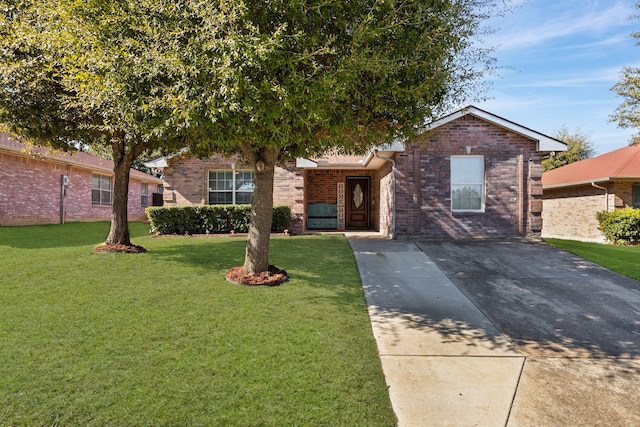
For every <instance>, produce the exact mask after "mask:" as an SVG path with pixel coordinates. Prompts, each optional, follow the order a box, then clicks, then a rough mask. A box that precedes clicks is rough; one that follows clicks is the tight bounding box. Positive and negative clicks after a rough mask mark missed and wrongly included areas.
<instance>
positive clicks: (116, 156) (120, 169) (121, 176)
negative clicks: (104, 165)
mask: <svg viewBox="0 0 640 427" xmlns="http://www.w3.org/2000/svg"><path fill="white" fill-rule="evenodd" d="M124 147H125V142H124V138H122V140H121V141H119V142H114V143H113V144H112V148H113V173H114V178H113V200H112V209H111V229H110V230H109V235H108V236H107V240H106V241H105V243H106V244H107V245H126V246H131V238H130V237H129V217H128V206H129V172H130V169H131V166H133V160H132V159H131V155H127V153H125V148H124Z"/></svg>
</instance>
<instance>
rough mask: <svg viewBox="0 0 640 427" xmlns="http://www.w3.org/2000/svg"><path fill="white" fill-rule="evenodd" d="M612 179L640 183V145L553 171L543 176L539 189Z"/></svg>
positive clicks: (620, 149)
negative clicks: (639, 181) (630, 180)
mask: <svg viewBox="0 0 640 427" xmlns="http://www.w3.org/2000/svg"><path fill="white" fill-rule="evenodd" d="M614 179H616V180H622V179H634V180H640V146H635V145H630V146H627V147H623V148H619V149H617V150H614V151H611V152H609V153H605V154H602V155H600V156H596V157H592V158H590V159H585V160H580V161H578V162H575V163H570V164H568V165H566V166H562V167H559V168H557V169H552V170H550V171H548V172H545V173H543V174H542V187H543V188H548V189H551V188H559V187H569V186H572V185H583V184H590V183H592V182H606V181H611V180H614Z"/></svg>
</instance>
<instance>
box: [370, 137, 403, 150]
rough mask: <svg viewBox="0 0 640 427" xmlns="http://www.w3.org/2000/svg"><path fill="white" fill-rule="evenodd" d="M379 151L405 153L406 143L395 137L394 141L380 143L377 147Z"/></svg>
mask: <svg viewBox="0 0 640 427" xmlns="http://www.w3.org/2000/svg"><path fill="white" fill-rule="evenodd" d="M376 150H378V151H386V152H395V153H404V143H402V141H400V140H398V139H395V140H394V141H393V142H390V143H388V144H382V145H378V146H377V147H376Z"/></svg>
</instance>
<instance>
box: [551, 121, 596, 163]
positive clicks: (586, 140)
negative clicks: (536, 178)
mask: <svg viewBox="0 0 640 427" xmlns="http://www.w3.org/2000/svg"><path fill="white" fill-rule="evenodd" d="M553 136H554V138H556V139H559V140H560V141H562V142H564V143H566V144H567V149H566V151H560V152H559V153H554V154H553V156H551V157H549V158H548V159H545V160H543V161H542V169H543V170H544V171H545V172H546V171H550V170H551V169H555V168H559V167H560V166H564V165H568V164H569V163H573V162H577V161H579V160H584V159H588V158H589V157H591V156H593V153H594V149H593V141H592V140H591V138H590V137H589V136H588V135H587V134H585V133H584V132H583V131H581V130H580V129H576V130H574V131H569V130H568V129H567V127H566V126H563V127H561V128H560V129H559V130H558V131H556V132H555V133H554V135H553Z"/></svg>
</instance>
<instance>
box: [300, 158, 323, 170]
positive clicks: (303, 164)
mask: <svg viewBox="0 0 640 427" xmlns="http://www.w3.org/2000/svg"><path fill="white" fill-rule="evenodd" d="M296 167H297V168H302V169H304V168H317V167H318V164H317V163H316V162H314V161H312V160H309V159H305V158H303V157H298V158H297V159H296Z"/></svg>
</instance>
